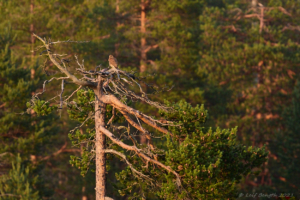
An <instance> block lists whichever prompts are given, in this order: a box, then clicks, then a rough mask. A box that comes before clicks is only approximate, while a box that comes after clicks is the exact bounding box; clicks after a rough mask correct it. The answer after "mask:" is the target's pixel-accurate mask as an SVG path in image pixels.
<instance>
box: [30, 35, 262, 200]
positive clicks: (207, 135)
mask: <svg viewBox="0 0 300 200" xmlns="http://www.w3.org/2000/svg"><path fill="white" fill-rule="evenodd" d="M34 36H35V37H36V38H37V39H38V40H39V41H40V42H42V44H43V45H42V46H40V47H37V48H36V50H37V51H40V52H41V54H42V55H43V56H46V57H47V59H49V60H50V61H51V62H52V64H53V65H54V66H55V67H56V68H57V69H58V70H60V72H61V73H62V74H64V76H62V77H52V78H51V79H50V80H46V81H45V82H44V85H43V91H42V92H40V93H37V94H35V95H33V97H32V100H31V103H30V108H31V109H34V110H35V111H36V112H38V113H40V114H47V112H51V111H52V110H53V108H54V107H55V106H52V107H51V106H50V100H49V101H41V100H40V99H39V96H40V95H41V94H43V93H44V92H45V91H46V83H48V82H50V81H53V80H60V81H61V92H60V94H58V96H57V97H54V98H52V99H51V100H53V99H56V98H58V99H59V106H57V107H59V108H60V109H61V108H62V107H63V105H67V106H69V107H70V108H72V109H74V110H75V111H74V110H73V111H71V113H72V112H73V114H74V115H76V114H78V113H83V111H84V110H85V109H86V108H87V109H86V110H85V111H86V114H85V115H84V116H83V117H82V116H81V117H80V118H81V122H82V123H81V124H80V125H79V126H78V127H76V128H75V129H73V130H72V131H71V138H73V139H74V138H76V137H77V138H80V140H79V143H78V147H79V148H82V149H84V150H85V152H83V153H82V157H83V158H82V159H81V160H76V159H75V158H73V161H74V163H75V164H76V165H77V166H79V168H84V169H86V170H87V169H88V168H89V164H90V163H91V162H94V161H95V171H96V188H95V190H96V199H97V200H104V199H109V197H105V195H106V161H107V160H106V154H112V155H115V156H116V157H119V158H121V159H122V160H123V161H124V162H125V163H126V164H127V166H128V169H130V170H127V171H126V170H125V171H124V172H123V175H122V177H125V176H132V177H133V179H129V178H128V179H126V178H123V179H122V178H120V179H119V181H120V182H122V184H123V186H124V188H123V189H120V190H119V193H120V194H121V195H122V194H123V195H124V194H126V195H128V196H130V195H131V193H133V191H134V192H137V191H138V192H139V198H144V199H146V198H147V195H148V194H149V193H151V192H152V193H155V195H156V196H159V197H160V198H162V199H201V198H202V199H215V198H230V197H231V198H232V197H234V196H235V195H236V191H235V187H234V185H235V183H236V181H237V180H240V179H241V175H245V174H248V173H250V172H251V170H252V169H253V168H255V167H258V166H260V165H261V164H262V163H263V162H264V161H265V158H266V155H267V153H266V151H265V150H264V148H261V149H256V148H249V149H246V147H244V146H241V145H238V144H236V142H235V137H236V131H237V129H236V128H234V129H228V130H227V129H226V130H221V129H218V128H217V129H215V130H213V129H212V128H204V127H203V123H204V122H205V120H206V116H207V111H206V110H205V109H204V106H203V105H202V106H196V107H192V106H191V105H190V104H188V103H186V102H184V101H181V102H180V103H177V104H175V103H173V104H171V103H168V102H166V105H164V104H161V103H158V102H154V101H151V100H150V99H149V98H148V94H146V93H145V92H144V90H143V88H142V84H145V85H147V84H146V83H144V81H143V80H142V79H140V78H139V77H137V76H135V75H134V74H133V73H128V72H126V71H123V70H122V68H120V67H118V66H113V67H107V68H105V69H101V67H100V66H98V67H96V68H95V70H89V71H88V70H86V69H85V67H84V65H83V63H80V62H79V61H78V59H77V57H76V56H75V61H76V62H75V63H76V65H78V66H79V67H78V68H77V69H76V71H77V74H79V75H80V76H81V78H77V76H78V75H77V76H75V75H74V74H72V73H71V72H70V70H68V69H70V68H71V67H72V66H70V61H69V60H66V59H64V56H65V55H64V54H57V53H55V52H54V48H53V46H54V45H58V44H61V43H69V42H75V41H70V40H68V41H58V42H52V41H51V40H50V39H48V40H47V39H45V38H44V39H42V38H41V37H39V36H37V35H34ZM66 81H68V83H70V82H71V83H74V84H76V85H78V86H79V87H78V89H77V90H75V91H73V92H72V93H71V95H69V96H67V97H64V96H63V92H64V90H65V88H64V87H65V82H66ZM148 86H149V87H151V88H152V89H153V87H152V86H151V85H148ZM133 87H135V88H137V92H134V90H133V89H130V88H133ZM82 89H85V90H82ZM162 90H163V89H162ZM154 91H155V92H157V90H154ZM76 93H77V95H79V96H80V95H82V96H84V97H85V99H84V100H81V102H76V101H71V97H72V96H73V95H74V94H76ZM128 100H133V101H141V102H144V103H145V104H148V105H150V106H152V107H155V108H157V109H159V113H160V114H161V115H162V118H160V119H158V118H157V117H156V118H155V117H151V116H148V115H146V114H144V113H142V112H140V111H139V110H136V109H134V108H132V107H130V106H128V104H127V102H128ZM83 105H86V107H84V106H83ZM91 108H93V109H91ZM107 111H109V113H108V112H107ZM108 116H109V117H108ZM115 118H122V119H124V120H123V122H122V123H115V122H116V120H115ZM93 119H94V121H93ZM92 122H93V123H94V128H93V130H91V131H86V133H85V134H82V132H80V131H79V129H81V128H82V127H83V125H85V124H86V125H88V124H89V123H90V124H93V123H92ZM124 124H125V125H124ZM137 134H143V135H145V136H146V138H147V144H146V145H141V144H139V143H138V142H137V140H136V139H135V138H136V136H137ZM155 138H164V139H165V140H164V141H165V142H164V146H165V147H163V148H158V147H157V146H156V144H155V143H156V142H153V139H155ZM106 139H108V140H109V141H106ZM108 143H109V145H108ZM82 144H84V145H86V146H85V147H84V148H83V147H82ZM124 150H125V151H126V152H124ZM132 180H133V181H134V180H138V181H136V182H134V183H133V182H132ZM139 180H143V182H146V183H147V184H148V185H149V188H151V191H144V190H137V189H136V187H138V186H139V185H141V184H142V183H141V181H139ZM208 180H209V181H208ZM144 189H145V188H144ZM146 190H147V188H146ZM123 192H124V193H123ZM147 192H148V193H147Z"/></svg>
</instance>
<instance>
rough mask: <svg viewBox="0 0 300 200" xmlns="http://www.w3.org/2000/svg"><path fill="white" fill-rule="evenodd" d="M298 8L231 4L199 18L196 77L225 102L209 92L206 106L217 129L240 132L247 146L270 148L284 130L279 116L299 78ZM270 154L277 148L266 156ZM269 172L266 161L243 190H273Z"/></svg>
mask: <svg viewBox="0 0 300 200" xmlns="http://www.w3.org/2000/svg"><path fill="white" fill-rule="evenodd" d="M299 6H300V5H299V2H298V1H252V2H249V1H247V2H246V1H235V2H227V3H225V4H224V5H223V6H214V7H206V8H205V10H204V12H203V14H202V16H201V17H200V18H199V21H200V24H201V26H200V27H201V32H202V34H201V35H200V42H199V47H200V48H201V51H200V52H199V68H198V73H199V76H201V75H202V74H206V75H207V80H208V83H209V84H210V85H215V86H216V88H224V89H223V93H224V94H225V95H226V96H228V97H229V98H227V100H226V99H223V98H216V95H215V94H214V93H213V92H211V91H207V92H205V95H204V96H205V99H206V101H207V103H208V104H207V106H208V107H209V108H211V110H212V111H213V112H212V117H213V118H214V119H215V122H216V123H217V124H218V125H220V126H221V127H231V126H238V127H240V129H241V132H240V133H241V134H239V135H238V138H239V140H241V141H244V142H245V143H246V144H247V145H252V146H254V145H258V146H263V145H265V144H269V143H271V142H272V141H273V140H274V137H275V134H276V132H277V131H278V129H280V130H284V128H283V127H284V126H285V125H284V122H283V120H282V119H283V116H282V113H283V110H284V107H285V106H286V105H288V104H289V103H290V101H291V94H292V88H293V87H294V85H295V81H296V79H297V78H298V74H299V68H298V67H297V65H298V63H299V57H298V56H297V55H298V54H299V50H300V49H299V37H298V36H296V35H297V34H295V32H294V31H296V27H298V24H299V17H298V15H299V14H298V13H299V12H298V11H296V10H298V8H299ZM296 8H297V9H296ZM220 106H221V108H222V109H220ZM216 111H220V112H216ZM214 114H216V115H214ZM273 153H274V154H275V155H276V154H277V152H276V149H275V148H273V149H272V151H271V152H270V154H269V155H270V157H272V154H273ZM283 165H284V164H283ZM272 168H274V169H275V168H276V167H275V166H271V163H268V162H266V163H265V164H264V167H263V170H262V172H261V174H260V176H259V177H256V178H255V179H253V178H250V177H247V178H246V179H245V183H246V184H243V185H242V188H243V189H244V190H246V191H247V192H250V191H255V192H267V191H269V189H268V188H272V187H277V186H276V184H275V183H274V182H273V181H272V178H271V177H273V175H272V174H271V173H272V171H273V170H272ZM274 175H276V174H274ZM291 190H293V189H292V188H291Z"/></svg>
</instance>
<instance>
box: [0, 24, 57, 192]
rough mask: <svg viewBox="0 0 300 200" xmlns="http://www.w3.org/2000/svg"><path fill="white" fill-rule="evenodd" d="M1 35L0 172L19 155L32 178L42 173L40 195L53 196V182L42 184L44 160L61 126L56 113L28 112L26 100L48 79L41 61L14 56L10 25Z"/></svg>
mask: <svg viewBox="0 0 300 200" xmlns="http://www.w3.org/2000/svg"><path fill="white" fill-rule="evenodd" d="M0 38H1V41H0V45H1V48H0V49H1V52H0V85H1V88H2V89H1V90H0V104H1V110H0V141H1V143H0V154H1V165H2V166H1V170H0V171H1V174H3V173H4V174H5V173H7V172H8V170H9V169H10V168H11V161H12V160H15V156H17V155H18V154H19V155H20V158H21V159H22V160H23V162H24V167H25V168H26V169H27V168H29V169H30V171H31V173H33V174H30V177H31V176H34V175H35V176H36V175H40V178H39V179H38V180H37V181H38V184H37V185H36V189H37V190H39V195H40V196H51V195H52V193H53V191H51V187H47V186H49V185H47V184H46V183H45V184H44V183H43V184H42V182H43V180H44V176H45V173H44V172H45V171H44V170H43V169H44V167H45V162H43V160H47V159H45V158H47V156H48V157H49V156H50V155H51V154H52V152H53V149H52V148H53V145H52V144H51V143H52V142H53V140H54V139H55V135H56V133H58V130H59V128H58V126H57V125H55V124H54V123H53V119H54V118H55V116H54V115H53V114H50V115H48V116H37V114H36V112H35V111H34V110H27V111H26V109H27V108H26V102H27V101H28V98H30V97H31V95H32V93H34V92H35V91H36V90H37V89H38V87H39V85H40V83H41V79H40V78H42V79H44V75H43V74H42V70H41V69H39V68H38V67H39V64H38V62H35V63H33V64H32V65H27V64H25V63H27V62H26V61H25V60H22V59H18V58H17V57H16V56H14V55H13V53H12V51H11V49H10V48H11V46H13V45H14V38H15V34H14V33H13V31H12V30H11V29H10V28H7V29H5V32H1V34H0ZM31 69H34V70H35V78H34V79H32V78H31ZM49 154H50V155H49ZM19 172H20V173H21V171H15V170H13V171H12V172H11V173H13V174H14V173H19ZM26 173H28V172H26ZM29 182H31V181H29ZM5 187H8V186H5ZM28 187H29V186H28ZM30 187H31V186H30ZM20 189H21V188H20ZM5 190H14V188H5Z"/></svg>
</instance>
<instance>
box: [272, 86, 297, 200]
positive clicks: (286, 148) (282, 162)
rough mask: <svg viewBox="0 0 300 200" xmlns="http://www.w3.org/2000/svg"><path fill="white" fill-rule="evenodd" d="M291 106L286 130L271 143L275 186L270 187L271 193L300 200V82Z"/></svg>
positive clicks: (287, 112) (285, 126) (288, 108)
mask: <svg viewBox="0 0 300 200" xmlns="http://www.w3.org/2000/svg"><path fill="white" fill-rule="evenodd" d="M292 97H293V98H292V102H291V104H290V105H289V106H288V107H286V108H285V109H284V111H283V114H282V116H283V120H284V129H282V130H279V131H277V132H276V134H275V138H274V140H272V141H270V145H269V146H270V147H269V148H270V150H271V151H272V152H274V154H273V155H272V157H271V158H270V161H269V162H270V165H271V166H273V167H272V168H271V169H270V170H271V176H272V177H271V178H272V182H273V184H272V185H270V186H269V188H268V189H269V191H270V192H278V191H280V192H281V193H282V195H283V196H284V197H293V196H294V197H296V198H299V194H300V190H299V178H300V177H299V176H300V171H299V167H298V166H299V159H297V157H298V155H299V149H300V148H299V145H300V137H299V131H300V125H299V123H298V122H299V116H300V103H299V102H300V82H299V80H298V81H297V84H296V86H295V88H294V91H293V96H292Z"/></svg>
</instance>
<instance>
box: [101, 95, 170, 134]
mask: <svg viewBox="0 0 300 200" xmlns="http://www.w3.org/2000/svg"><path fill="white" fill-rule="evenodd" d="M101 100H102V101H103V102H104V103H106V104H110V105H112V106H113V107H115V108H117V109H118V110H119V111H123V112H127V113H130V114H132V115H136V116H137V117H138V118H139V119H141V120H142V121H144V122H145V123H146V124H148V125H150V126H152V127H153V128H155V129H156V130H158V131H160V132H162V133H165V134H169V135H171V136H173V134H172V133H170V132H169V131H168V130H167V129H165V128H163V127H160V126H158V125H157V124H156V122H155V120H154V119H153V118H151V117H149V116H147V115H145V114H143V113H141V112H140V111H138V110H135V109H133V108H131V107H129V106H126V105H125V104H123V103H122V102H121V101H120V100H119V99H118V98H116V97H115V96H113V95H105V96H102V98H101Z"/></svg>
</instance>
